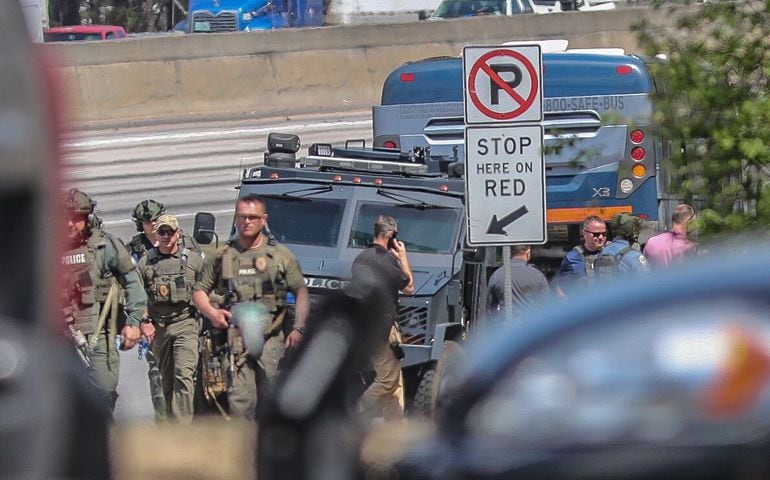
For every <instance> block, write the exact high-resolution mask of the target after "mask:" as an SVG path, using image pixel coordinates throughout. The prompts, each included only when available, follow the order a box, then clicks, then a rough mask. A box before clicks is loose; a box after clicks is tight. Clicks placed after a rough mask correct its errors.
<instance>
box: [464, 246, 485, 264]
mask: <svg viewBox="0 0 770 480" xmlns="http://www.w3.org/2000/svg"><path fill="white" fill-rule="evenodd" d="M486 251H487V249H486V248H473V247H467V246H466V247H465V248H463V261H464V262H465V263H483V262H484V258H485V256H486Z"/></svg>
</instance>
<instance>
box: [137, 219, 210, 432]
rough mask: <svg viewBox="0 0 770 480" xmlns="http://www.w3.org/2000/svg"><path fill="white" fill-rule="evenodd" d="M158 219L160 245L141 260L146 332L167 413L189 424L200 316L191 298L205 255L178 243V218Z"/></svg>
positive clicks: (157, 232)
mask: <svg viewBox="0 0 770 480" xmlns="http://www.w3.org/2000/svg"><path fill="white" fill-rule="evenodd" d="M155 223H156V226H157V230H156V235H157V238H158V245H157V246H156V247H153V248H152V249H151V250H150V251H148V252H147V254H146V255H144V256H143V257H142V258H141V259H140V260H139V264H138V265H137V270H138V271H139V274H140V276H141V277H142V280H144V288H145V290H146V291H147V297H148V316H147V318H146V319H143V320H142V321H143V324H144V325H143V328H142V333H143V334H144V335H145V336H146V337H147V339H148V340H149V341H150V342H151V343H152V350H153V352H154V353H155V360H156V362H157V364H158V368H159V370H160V380H161V385H162V390H163V395H164V399H165V406H166V412H167V413H168V416H169V417H170V418H172V419H175V420H176V421H178V422H179V423H182V424H189V423H191V422H192V418H193V394H194V392H195V385H194V379H195V369H196V366H197V364H198V320H197V319H196V317H195V309H194V307H193V306H192V304H191V303H190V302H191V301H192V292H193V285H194V284H195V279H196V276H197V275H198V273H199V272H200V270H201V268H202V267H203V257H202V256H201V255H200V254H199V253H197V252H195V251H193V250H190V249H189V248H186V247H184V248H183V247H181V246H180V242H179V239H180V237H181V234H182V232H181V231H180V230H179V222H178V221H177V219H176V217H174V216H172V215H161V216H160V217H158V219H157V220H156V222H155Z"/></svg>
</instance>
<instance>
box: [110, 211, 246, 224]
mask: <svg viewBox="0 0 770 480" xmlns="http://www.w3.org/2000/svg"><path fill="white" fill-rule="evenodd" d="M234 212H235V206H233V208H228V209H227V210H210V211H209V212H208V213H211V214H213V215H224V214H227V213H230V214H234ZM174 216H175V217H176V218H192V217H194V216H195V213H180V214H179V215H176V214H175V215H174ZM131 223H134V221H133V220H131V219H122V220H105V221H103V222H102V224H103V225H106V226H108V227H110V226H112V227H114V226H119V225H128V224H131Z"/></svg>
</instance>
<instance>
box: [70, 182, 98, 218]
mask: <svg viewBox="0 0 770 480" xmlns="http://www.w3.org/2000/svg"><path fill="white" fill-rule="evenodd" d="M94 207H96V202H95V201H93V200H91V197H89V196H88V194H87V193H85V192H81V191H80V190H78V189H77V188H71V189H70V190H69V192H67V196H66V197H65V198H64V210H65V211H67V212H68V213H79V214H83V215H90V214H92V213H94Z"/></svg>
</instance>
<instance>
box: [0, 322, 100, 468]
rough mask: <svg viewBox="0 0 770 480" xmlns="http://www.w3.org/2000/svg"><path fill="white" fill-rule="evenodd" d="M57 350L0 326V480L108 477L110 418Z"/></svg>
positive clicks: (66, 352)
mask: <svg viewBox="0 0 770 480" xmlns="http://www.w3.org/2000/svg"><path fill="white" fill-rule="evenodd" d="M60 343H61V342H56V341H54V340H53V339H52V338H50V337H49V336H46V335H45V334H41V333H40V332H38V335H37V336H36V337H35V336H32V335H30V330H21V329H19V328H18V325H17V324H16V323H15V322H10V321H8V320H7V319H5V318H0V445H2V448H0V468H1V470H0V478H30V479H33V478H35V479H36V478H59V479H76V478H77V479H104V478H109V477H110V468H109V464H108V450H107V449H108V429H109V418H110V412H109V410H108V409H107V405H106V404H105V403H104V401H103V398H102V396H101V394H100V393H99V392H98V391H97V390H96V389H95V387H94V386H93V385H92V384H91V383H90V382H89V381H88V378H87V376H86V372H85V369H84V368H83V365H82V363H81V362H80V360H79V359H78V358H77V356H76V354H75V352H74V351H73V349H72V348H71V347H70V346H69V345H64V344H60Z"/></svg>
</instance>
